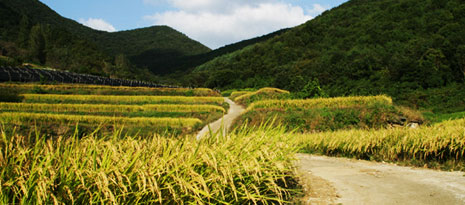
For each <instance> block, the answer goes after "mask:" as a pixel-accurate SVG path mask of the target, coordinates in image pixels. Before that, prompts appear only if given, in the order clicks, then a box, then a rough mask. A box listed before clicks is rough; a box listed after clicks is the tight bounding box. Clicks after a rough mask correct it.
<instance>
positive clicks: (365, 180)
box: [197, 98, 465, 205]
mask: <svg viewBox="0 0 465 205" xmlns="http://www.w3.org/2000/svg"><path fill="white" fill-rule="evenodd" d="M225 102H227V103H228V104H229V105H230V109H229V112H228V114H226V115H224V117H223V118H222V119H219V120H217V121H216V122H213V123H211V124H210V125H208V126H206V127H204V128H203V129H202V130H201V131H200V132H199V134H198V135H197V139H200V138H202V137H204V136H206V135H207V134H208V133H209V132H210V131H209V130H210V129H211V130H212V131H213V132H214V133H216V132H218V131H220V130H221V129H223V130H222V132H223V133H226V132H227V131H228V130H229V129H230V127H231V125H232V123H233V122H234V120H235V119H236V118H237V117H239V116H240V115H241V113H242V112H243V111H244V108H243V107H242V106H240V105H237V104H236V103H234V102H233V101H231V100H230V99H229V98H225ZM297 156H298V159H299V160H298V161H296V163H297V166H298V170H299V173H300V174H299V175H300V179H301V183H302V184H304V189H305V192H306V193H307V196H306V197H305V198H304V199H302V200H299V201H301V202H302V203H303V204H357V205H358V204H422V205H423V204H440V205H443V204H465V173H464V172H443V171H435V170H431V169H423V168H412V167H402V166H397V165H394V164H387V163H378V162H370V161H363V160H355V159H347V158H335V157H325V156H315V155H308V154H298V155H297Z"/></svg>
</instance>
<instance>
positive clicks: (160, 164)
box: [0, 128, 297, 204]
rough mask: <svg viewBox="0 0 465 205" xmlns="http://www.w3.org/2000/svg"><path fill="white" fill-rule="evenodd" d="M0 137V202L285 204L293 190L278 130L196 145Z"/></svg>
mask: <svg viewBox="0 0 465 205" xmlns="http://www.w3.org/2000/svg"><path fill="white" fill-rule="evenodd" d="M1 134H2V136H1V138H0V165H1V166H0V172H1V173H2V174H1V175H0V181H1V182H2V189H1V190H0V202H1V203H4V204H8V203H23V204H28V203H38V204H42V203H43V204H50V203H66V204H74V203H76V204H89V203H117V204H133V203H160V204H172V203H184V202H192V203H197V204H210V203H213V204H249V203H258V204H267V203H284V202H285V200H289V199H290V198H291V196H292V194H295V193H296V191H297V190H295V187H296V185H297V184H296V179H295V177H294V169H293V167H294V165H293V162H292V161H293V160H294V157H293V156H294V155H293V153H295V151H296V148H295V147H294V146H292V145H290V144H288V143H282V142H286V141H289V140H290V139H291V138H290V136H289V135H288V134H285V133H284V132H283V130H282V129H279V128H274V129H268V128H261V129H259V130H257V131H250V130H247V129H243V130H240V131H238V132H237V133H236V134H232V135H228V136H220V135H214V136H211V137H210V138H205V139H203V140H201V141H197V140H196V139H195V138H193V137H183V138H180V139H176V138H171V137H169V136H154V137H150V138H139V137H131V136H123V135H122V134H121V133H119V132H117V131H115V132H114V134H113V135H105V136H96V135H87V136H84V137H82V138H81V139H79V138H77V137H73V136H64V137H57V138H55V139H49V140H46V139H45V138H43V137H42V136H41V135H40V133H33V135H32V136H23V135H16V134H14V133H6V132H5V131H4V130H3V129H2V133H1Z"/></svg>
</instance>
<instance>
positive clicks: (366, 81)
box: [188, 0, 465, 96]
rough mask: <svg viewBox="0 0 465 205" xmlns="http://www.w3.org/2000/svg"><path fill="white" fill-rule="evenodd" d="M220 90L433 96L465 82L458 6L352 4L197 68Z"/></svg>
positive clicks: (198, 80) (410, 0) (414, 0)
mask: <svg viewBox="0 0 465 205" xmlns="http://www.w3.org/2000/svg"><path fill="white" fill-rule="evenodd" d="M188 79H190V80H191V83H193V84H197V85H198V86H206V87H217V88H223V89H229V88H245V87H257V88H258V87H264V86H273V87H278V88H282V89H287V90H291V91H295V92H299V91H302V90H305V89H307V90H309V89H310V90H312V89H315V87H319V88H322V90H324V91H325V93H326V94H328V95H330V96H344V95H375V94H380V93H387V94H390V95H392V96H398V95H399V94H400V93H405V92H410V91H413V90H417V89H430V88H438V87H442V86H446V85H449V84H454V83H463V82H464V80H465V3H464V2H463V1H461V0H450V1H435V0H377V1H372V0H351V1H349V2H347V3H345V4H343V5H341V6H339V7H337V8H334V9H332V10H330V11H326V12H324V13H323V14H322V15H321V16H319V17H317V18H315V19H314V20H311V21H309V22H307V23H305V24H304V25H301V26H298V27H296V28H294V29H291V30H289V31H288V32H286V33H284V34H281V35H279V36H277V37H274V38H272V39H270V40H268V41H266V42H262V43H258V44H255V45H253V46H249V47H247V48H245V49H242V50H240V51H236V52H234V53H230V54H227V55H224V56H221V57H218V58H216V59H214V60H212V61H210V62H208V63H205V64H203V65H201V66H198V67H197V68H196V70H195V71H194V72H193V73H192V74H191V75H190V77H189V78H188Z"/></svg>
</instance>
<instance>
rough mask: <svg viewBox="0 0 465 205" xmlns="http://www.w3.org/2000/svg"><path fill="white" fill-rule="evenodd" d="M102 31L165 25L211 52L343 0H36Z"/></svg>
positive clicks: (290, 23)
mask: <svg viewBox="0 0 465 205" xmlns="http://www.w3.org/2000/svg"><path fill="white" fill-rule="evenodd" d="M40 1H41V2H43V3H45V4H47V5H48V6H49V7H50V8H52V9H53V10H55V11H56V12H58V13H59V14H60V15H62V16H64V17H67V18H70V19H73V20H76V21H78V22H80V23H82V24H84V25H86V26H89V27H92V28H94V29H98V30H105V31H110V32H113V31H122V30H130V29H135V28H142V27H147V26H152V25H168V26H170V27H172V28H174V29H176V30H178V31H180V32H182V33H184V34H186V35H187V36H189V37H190V38H192V39H194V40H197V41H199V42H201V43H203V44H204V45H206V46H208V47H210V48H213V49H214V48H218V47H221V46H224V45H227V44H230V43H234V42H238V41H241V40H245V39H249V38H253V37H257V36H261V35H264V34H267V33H270V32H273V31H276V30H279V29H281V28H287V27H293V26H297V25H299V24H302V23H305V22H306V21H308V20H310V19H312V18H314V17H315V16H317V15H319V14H320V13H321V12H323V11H324V10H326V9H330V8H332V7H335V6H338V5H340V4H342V3H344V2H346V1H347V0H329V1H328V0H326V1H324V0H40Z"/></svg>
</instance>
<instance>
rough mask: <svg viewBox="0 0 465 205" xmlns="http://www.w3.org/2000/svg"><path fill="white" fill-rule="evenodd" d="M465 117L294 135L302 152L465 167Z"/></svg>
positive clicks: (458, 168)
mask: <svg viewBox="0 0 465 205" xmlns="http://www.w3.org/2000/svg"><path fill="white" fill-rule="evenodd" d="M464 125H465V120H464V119H461V120H454V121H447V122H443V123H440V124H436V125H433V126H431V127H421V128H418V129H407V128H400V129H386V130H345V131H337V132H323V133H314V134H299V135H296V136H294V137H295V139H296V140H297V144H300V145H302V149H301V152H306V153H318V154H325V155H329V156H345V157H354V158H358V159H366V160H377V161H389V162H397V163H407V164H410V165H416V166H424V165H427V166H428V167H431V168H442V169H446V170H451V169H455V170H462V171H465V161H464V159H465V158H464V157H465V126H464Z"/></svg>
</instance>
